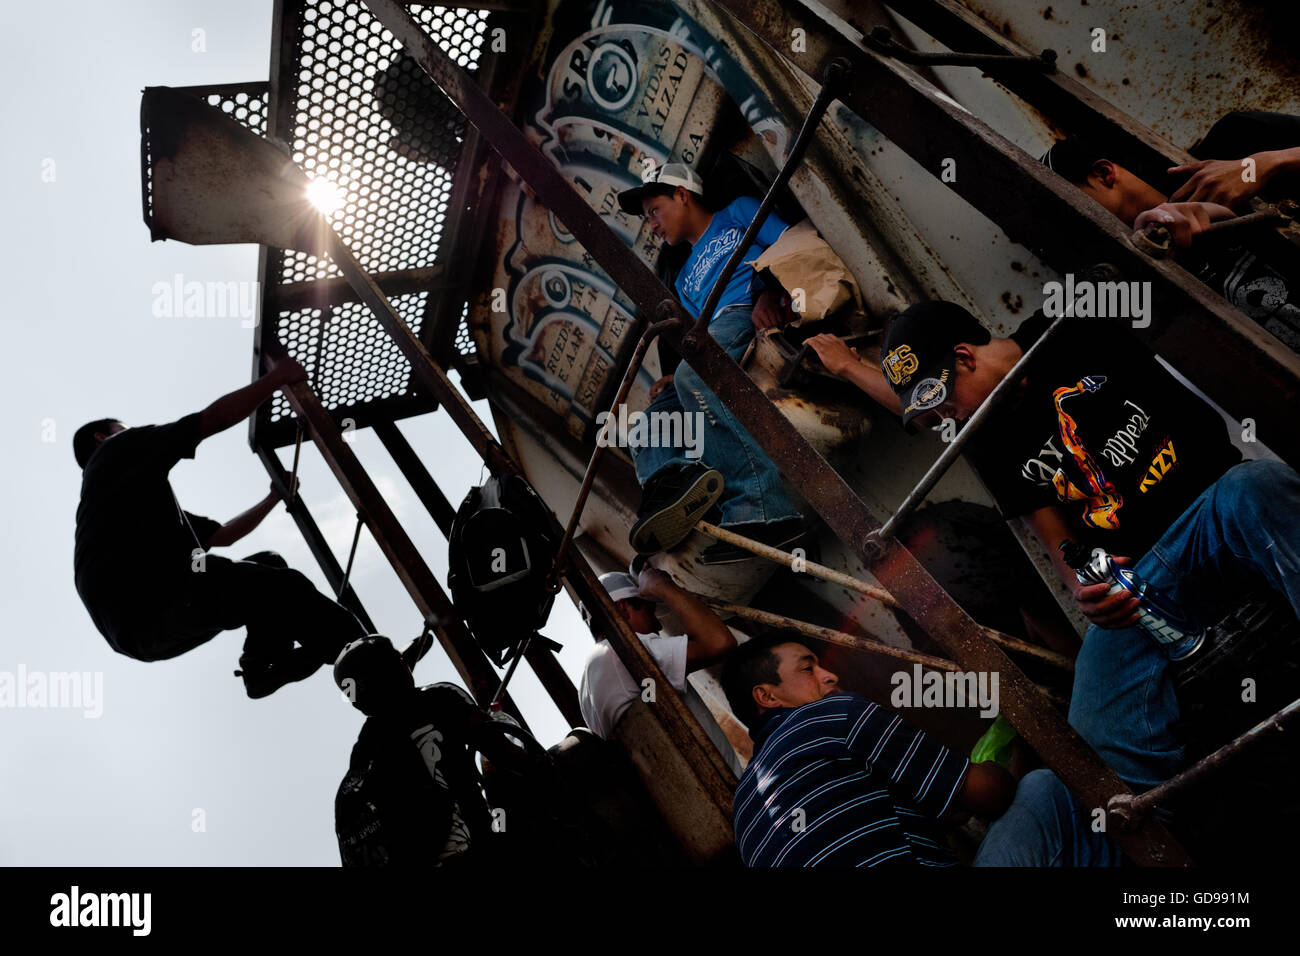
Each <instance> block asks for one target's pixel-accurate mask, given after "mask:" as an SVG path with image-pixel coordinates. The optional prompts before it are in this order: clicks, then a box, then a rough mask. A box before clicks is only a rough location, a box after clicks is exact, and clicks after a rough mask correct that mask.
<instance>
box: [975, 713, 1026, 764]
mask: <svg viewBox="0 0 1300 956" xmlns="http://www.w3.org/2000/svg"><path fill="white" fill-rule="evenodd" d="M1016 736H1017V735H1016V728H1014V727H1012V726H1011V721H1009V720H1007V719H1006V718H1005V717H1002V716H999V717H998V718H997V720H995V721H993V724H992V725H991V726H990V727H989V729H988V730H986V731H985V732H984V736H983V737H981V738H980V739H979V740H977V741H976V742H975V746H974V748H973V749H972V750H971V752H970V762H971V763H990V762H991V763H996V764H1000V765H1001V766H1003V767H1007V768H1010V766H1011V745H1012V742H1013V741H1014V740H1015V739H1016Z"/></svg>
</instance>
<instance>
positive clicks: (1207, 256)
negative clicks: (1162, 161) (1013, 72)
mask: <svg viewBox="0 0 1300 956" xmlns="http://www.w3.org/2000/svg"><path fill="white" fill-rule="evenodd" d="M1107 145H1108V144H1106V143H1101V142H1097V141H1095V140H1089V139H1083V138H1070V139H1065V140H1060V141H1058V142H1057V143H1056V145H1055V146H1053V147H1052V148H1051V149H1050V150H1049V151H1048V152H1047V153H1046V155H1044V156H1043V162H1045V163H1046V164H1047V165H1048V166H1049V167H1050V168H1051V169H1053V170H1055V171H1056V172H1058V173H1060V174H1061V175H1062V176H1063V177H1065V178H1066V179H1068V180H1069V181H1070V182H1072V183H1074V184H1075V185H1077V186H1079V188H1081V189H1082V190H1083V191H1084V192H1086V193H1087V194H1088V195H1089V196H1091V197H1092V198H1093V199H1095V200H1097V202H1099V203H1101V204H1102V205H1103V206H1105V207H1106V209H1108V210H1109V211H1110V212H1112V213H1114V214H1115V215H1116V216H1118V217H1120V218H1121V219H1123V220H1124V222H1126V223H1128V224H1129V225H1131V226H1133V228H1135V229H1140V228H1141V227H1143V226H1145V225H1147V224H1150V223H1161V224H1164V225H1166V226H1167V227H1168V228H1169V230H1170V232H1171V233H1172V235H1173V239H1174V243H1175V245H1176V246H1177V247H1178V249H1179V252H1178V260H1179V262H1181V263H1182V264H1183V265H1184V266H1185V267H1186V268H1187V269H1188V271H1190V272H1191V273H1192V274H1193V275H1195V276H1196V277H1197V278H1198V279H1200V280H1201V281H1202V282H1204V283H1205V284H1206V285H1208V286H1209V287H1210V288H1212V289H1214V290H1215V291H1217V292H1219V293H1220V294H1221V295H1222V296H1223V297H1224V298H1225V299H1227V300H1228V301H1229V302H1231V303H1232V305H1233V306H1235V307H1236V308H1237V309H1238V310H1240V311H1241V312H1243V313H1244V314H1245V315H1247V316H1249V317H1250V318H1251V319H1253V320H1255V321H1256V322H1258V323H1259V324H1260V325H1262V326H1263V327H1264V328H1265V329H1267V330H1268V331H1269V332H1270V333H1272V334H1273V335H1274V336H1276V337H1277V338H1278V339H1280V340H1281V341H1283V342H1285V343H1286V344H1287V345H1288V346H1290V347H1291V348H1292V349H1295V350H1297V351H1300V283H1297V282H1296V281H1295V279H1294V278H1293V277H1292V276H1291V275H1290V269H1289V268H1288V266H1287V264H1286V261H1285V260H1281V259H1277V258H1276V257H1274V256H1273V255H1271V254H1270V252H1269V250H1268V249H1266V248H1264V246H1263V245H1262V244H1260V243H1258V242H1254V237H1252V236H1250V234H1246V236H1245V241H1243V240H1242V239H1238V238H1233V239H1232V240H1230V241H1224V240H1217V239H1216V240H1213V241H1207V240H1200V241H1197V242H1196V243H1195V244H1193V242H1192V237H1193V236H1194V235H1196V234H1197V233H1199V232H1202V231H1203V230H1204V229H1205V228H1206V227H1207V226H1209V224H1210V223H1211V222H1213V221H1215V220H1219V219H1227V218H1231V216H1232V215H1233V214H1234V212H1238V213H1241V212H1249V211H1250V209H1249V204H1248V201H1249V200H1250V199H1251V198H1252V197H1253V196H1256V195H1259V196H1261V197H1262V198H1267V199H1278V198H1288V197H1289V198H1293V199H1300V116H1288V115H1286V114H1282V113H1259V112H1237V113H1229V114H1228V115H1227V116H1225V117H1224V118H1223V119H1221V120H1219V121H1218V122H1217V123H1215V124H1214V126H1213V127H1212V128H1211V130H1210V132H1209V133H1207V134H1206V135H1205V137H1204V138H1203V139H1202V140H1201V141H1200V142H1199V143H1197V144H1196V145H1195V146H1193V147H1192V148H1191V150H1190V152H1191V153H1192V155H1193V156H1196V157H1198V160H1197V162H1195V163H1190V164H1188V165H1186V166H1175V167H1173V168H1171V169H1170V170H1169V171H1168V173H1169V175H1171V176H1173V177H1174V179H1173V180H1171V181H1170V183H1168V184H1166V183H1164V182H1160V183H1159V184H1158V186H1157V185H1153V184H1152V183H1149V182H1147V181H1146V180H1143V179H1142V178H1140V177H1138V176H1137V175H1135V174H1134V173H1133V172H1131V171H1130V170H1128V169H1126V168H1124V167H1123V166H1121V165H1119V164H1118V163H1115V162H1113V161H1112V160H1110V159H1108V158H1106V157H1107V155H1108V154H1109V152H1110V151H1109V150H1108V149H1107ZM1188 173H1190V174H1191V175H1190V176H1189V177H1187V178H1186V180H1185V181H1183V182H1181V184H1176V182H1177V179H1180V178H1182V177H1183V176H1185V175H1186V174H1188ZM1162 190H1168V191H1169V195H1168V196H1167V197H1166V193H1165V192H1164V191H1162Z"/></svg>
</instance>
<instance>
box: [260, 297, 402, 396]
mask: <svg viewBox="0 0 1300 956" xmlns="http://www.w3.org/2000/svg"><path fill="white" fill-rule="evenodd" d="M427 298H428V293H427V292H412V293H409V294H407V295H399V296H394V297H393V298H392V299H391V300H390V301H391V302H392V303H393V307H394V308H395V309H397V312H398V314H399V315H400V316H401V317H402V319H403V321H405V322H406V324H407V325H409V326H410V327H411V330H412V331H413V332H415V333H416V334H417V335H418V334H419V333H420V323H421V320H422V319H423V316H424V305H425V300H426V299H427ZM322 316H323V319H322ZM322 321H323V322H324V330H323V331H324V335H323V336H322V334H321V333H322V328H321V323H322ZM279 334H280V340H281V341H282V342H283V343H284V344H285V347H286V348H287V349H288V350H289V354H291V355H293V356H294V357H295V358H297V359H298V360H299V361H300V362H302V364H303V367H304V368H305V369H306V370H307V375H308V380H309V382H310V383H311V386H312V389H313V390H315V392H316V394H317V395H319V396H320V400H321V403H322V404H323V405H324V406H325V407H326V408H344V407H347V408H351V407H354V406H358V405H364V404H366V403H368V402H374V401H377V400H379V399H383V398H391V397H394V396H400V395H409V394H411V391H410V390H409V389H408V387H407V384H408V382H409V379H410V374H411V363H410V362H408V361H407V360H406V356H404V355H403V354H402V353H401V350H400V349H398V347H397V343H395V342H394V341H393V340H392V339H391V338H390V337H389V335H388V333H387V332H385V331H384V329H383V327H382V326H381V325H380V324H379V320H378V319H376V318H375V317H374V314H373V313H372V312H371V311H370V309H369V308H367V307H366V306H365V305H363V304H362V303H360V302H347V303H344V304H342V305H337V306H334V307H332V308H329V309H325V310H321V309H303V310H299V311H295V312H286V313H283V314H282V315H281V317H280V331H279ZM291 417H293V412H292V410H291V409H290V408H289V404H288V402H286V401H285V399H284V396H283V395H281V394H280V393H279V392H277V393H276V395H275V399H274V403H273V405H272V407H271V420H272V421H279V420H280V419H283V418H291Z"/></svg>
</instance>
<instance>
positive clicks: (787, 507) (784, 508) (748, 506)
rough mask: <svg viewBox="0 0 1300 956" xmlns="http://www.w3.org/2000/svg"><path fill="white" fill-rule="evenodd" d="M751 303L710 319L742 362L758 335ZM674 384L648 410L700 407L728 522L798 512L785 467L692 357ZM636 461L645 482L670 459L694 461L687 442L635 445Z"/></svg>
mask: <svg viewBox="0 0 1300 956" xmlns="http://www.w3.org/2000/svg"><path fill="white" fill-rule="evenodd" d="M750 315H751V312H750V309H749V307H747V306H746V307H736V306H729V307H728V308H726V309H723V310H722V311H721V312H719V313H718V314H717V315H716V316H714V318H713V321H712V322H710V323H709V334H710V335H712V336H713V338H714V339H716V340H717V342H718V344H719V345H721V346H722V348H723V350H724V351H725V352H726V353H727V354H728V355H730V356H731V357H732V358H733V359H735V360H736V361H737V362H739V361H740V359H741V357H742V356H743V355H744V354H745V349H746V348H748V347H749V343H750V342H751V341H753V339H754V324H753V320H752V319H751V317H750ZM673 386H674V387H673V388H666V389H664V390H663V391H662V392H660V393H659V395H658V396H657V397H656V398H655V399H654V401H652V402H651V403H650V405H649V406H648V407H647V408H646V411H647V412H648V413H654V412H676V413H678V414H682V413H694V412H700V413H702V414H701V417H700V420H701V421H702V422H703V431H702V433H701V434H698V435H697V436H696V440H697V441H699V442H700V445H699V446H697V447H699V448H700V449H701V456H700V460H701V461H703V462H704V463H705V464H706V465H708V466H709V467H710V468H716V469H717V470H718V471H719V472H720V473H721V474H722V480H723V490H722V497H721V498H720V499H719V500H718V507H719V508H720V509H721V511H722V521H721V523H722V524H724V525H734V524H742V523H744V522H749V521H762V522H770V521H780V520H781V519H783V518H791V517H797V516H798V514H799V512H797V511H796V510H795V507H794V504H793V503H792V502H791V501H790V496H789V495H787V494H786V491H785V486H784V485H782V484H781V473H780V472H779V471H777V468H776V465H775V464H773V463H772V459H770V458H768V457H767V453H766V452H765V451H763V448H762V446H761V445H759V443H758V442H756V441H755V440H754V439H753V437H752V436H751V435H750V434H749V432H747V431H746V430H745V427H744V426H743V425H741V423H740V421H739V419H737V418H736V416H735V415H733V414H732V413H731V411H730V410H729V409H728V408H727V406H726V405H724V404H723V403H722V401H721V400H720V399H719V398H718V397H717V396H716V395H714V394H713V392H712V391H711V390H710V389H709V387H708V386H707V385H705V384H704V381H703V379H701V378H700V377H699V375H697V374H696V372H695V370H694V369H692V368H691V367H690V366H689V365H687V364H686V362H684V361H683V362H682V363H681V364H680V365H678V366H677V372H676V373H675V374H674V375H673ZM629 450H630V451H631V452H632V460H633V463H634V464H635V465H636V477H637V481H639V482H640V483H641V484H642V486H644V485H645V483H646V481H647V479H649V478H650V476H651V475H653V474H654V473H655V472H656V471H658V470H659V469H660V468H663V467H664V466H665V465H668V464H672V463H675V462H688V461H690V459H689V458H687V457H686V454H685V448H683V447H680V446H678V447H664V446H659V447H653V446H646V447H644V448H636V447H633V448H630V449H629Z"/></svg>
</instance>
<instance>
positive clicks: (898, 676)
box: [889, 664, 998, 717]
mask: <svg viewBox="0 0 1300 956" xmlns="http://www.w3.org/2000/svg"><path fill="white" fill-rule="evenodd" d="M889 683H890V684H892V685H893V687H894V689H893V691H892V692H890V695H889V703H890V705H891V706H893V707H894V708H900V707H944V708H956V707H978V708H979V709H980V711H979V715H980V716H981V717H996V716H997V715H998V673H997V671H991V672H990V671H978V672H976V671H927V670H924V669H923V668H922V667H921V665H920V664H913V665H912V670H911V671H910V672H909V671H895V672H894V673H893V675H892V676H891V677H890V678H889Z"/></svg>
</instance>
